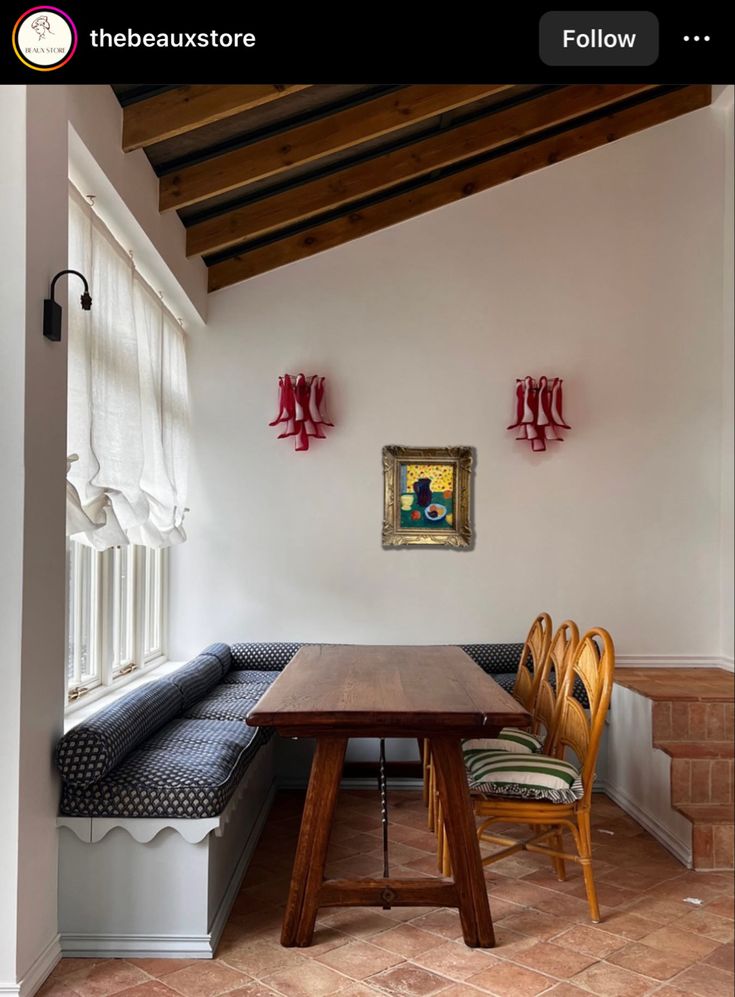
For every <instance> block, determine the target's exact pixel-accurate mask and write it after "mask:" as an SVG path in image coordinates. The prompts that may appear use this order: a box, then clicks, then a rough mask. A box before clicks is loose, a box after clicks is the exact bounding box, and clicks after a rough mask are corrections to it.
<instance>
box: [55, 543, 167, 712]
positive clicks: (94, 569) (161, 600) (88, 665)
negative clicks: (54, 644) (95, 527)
mask: <svg viewBox="0 0 735 997" xmlns="http://www.w3.org/2000/svg"><path fill="white" fill-rule="evenodd" d="M167 564H168V559H167V557H166V551H165V550H160V549H156V550H154V549H152V548H150V547H141V546H138V545H134V544H130V545H128V546H125V547H111V548H110V549H108V550H104V551H97V550H94V549H93V548H91V547H87V546H86V545H85V544H81V543H78V542H77V541H75V540H69V541H68V546H67V585H68V597H67V604H68V618H67V659H66V684H67V698H68V701H69V702H70V703H74V702H76V701H77V700H78V699H80V698H81V697H82V696H85V695H86V694H87V693H90V692H92V691H93V690H99V689H100V688H102V687H104V686H109V685H112V684H113V683H115V682H117V681H118V680H120V679H122V678H124V677H125V676H127V675H130V674H131V673H132V672H135V671H138V670H140V669H142V668H146V667H150V666H152V665H155V664H158V663H159V662H160V661H161V660H162V659H164V658H165V640H164V636H165V619H164V607H165V585H166V568H167Z"/></svg>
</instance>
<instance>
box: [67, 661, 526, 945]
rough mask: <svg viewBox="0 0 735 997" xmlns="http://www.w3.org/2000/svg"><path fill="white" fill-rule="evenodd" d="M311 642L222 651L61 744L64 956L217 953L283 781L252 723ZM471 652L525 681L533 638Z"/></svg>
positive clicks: (503, 675)
mask: <svg viewBox="0 0 735 997" xmlns="http://www.w3.org/2000/svg"><path fill="white" fill-rule="evenodd" d="M300 646H301V645H300V644H294V643H269V644H253V643H249V644H233V645H231V646H229V645H226V644H212V645H210V646H209V647H207V648H206V649H205V650H204V651H202V653H201V654H199V655H198V656H197V657H196V658H194V659H193V660H192V661H190V662H188V663H187V664H186V665H184V666H182V667H181V668H179V669H178V670H177V671H175V672H173V673H172V674H170V675H168V676H167V677H165V678H160V679H156V680H153V681H149V682H147V683H146V684H144V685H142V686H141V687H140V688H138V689H136V690H135V691H133V692H130V693H128V694H126V695H124V696H122V697H121V698H120V699H119V700H117V701H115V702H114V703H113V704H112V705H110V706H108V707H106V708H103V709H101V710H100V711H99V712H97V713H95V714H94V715H93V716H91V717H90V718H89V719H87V720H85V721H83V722H82V723H80V724H78V725H77V726H75V727H73V728H72V729H71V730H70V731H69V732H68V733H67V734H65V736H64V737H63V738H62V739H61V740H60V742H59V744H58V748H57V755H56V760H57V766H58V769H59V773H60V775H61V779H62V792H61V807H60V816H59V819H58V823H59V826H60V829H61V830H60V845H59V847H60V854H59V867H60V868H59V908H60V915H59V919H60V928H61V944H62V951H63V953H64V955H66V956H94V955H97V956H99V955H105V956H121V957H125V956H128V957H135V956H139V957H143V956H178V957H182V958H184V957H186V958H196V957H200V958H208V957H211V956H212V955H213V954H214V950H215V948H216V945H217V942H218V940H219V936H220V934H221V932H222V929H223V928H224V925H225V922H226V920H227V916H228V914H229V910H230V907H231V905H232V903H233V901H234V898H235V896H236V894H237V891H238V888H239V884H240V881H241V880H242V877H243V875H244V873H245V870H246V869H247V865H248V862H249V861H250V857H251V855H252V852H253V850H254V848H255V845H256V844H257V840H258V837H259V835H260V832H261V830H262V827H263V824H264V822H265V818H266V817H267V814H268V811H269V809H270V804H271V802H272V799H273V795H274V792H275V788H276V783H277V776H278V773H277V771H276V763H275V752H274V743H273V742H274V739H273V738H272V737H271V733H272V732H271V731H269V730H263V729H260V728H252V727H248V726H247V725H246V723H245V718H246V716H247V714H248V713H249V712H250V710H251V709H252V708H253V707H254V706H255V704H256V703H257V701H258V700H259V699H260V697H261V696H262V695H263V693H264V692H265V690H266V689H267V688H268V686H269V685H270V684H271V683H272V682H274V681H275V679H276V678H277V676H278V674H279V672H280V671H282V670H283V668H285V666H286V665H287V664H288V662H289V661H290V660H291V658H292V657H293V655H294V654H295V653H296V651H297V650H298V649H299V647H300ZM461 646H462V648H463V650H464V651H465V652H466V653H467V654H468V655H469V656H470V657H471V658H473V660H474V661H475V662H476V663H477V664H478V665H479V666H480V667H481V668H483V669H484V670H485V671H486V672H489V673H490V674H492V675H493V676H494V677H495V678H496V679H497V681H499V682H500V684H501V685H503V686H504V687H505V688H510V687H512V684H513V680H514V677H515V669H516V666H517V663H518V660H519V657H520V654H521V650H522V644H519V643H516V644H468V645H461ZM111 897H112V898H114V901H113V902H112V903H110V898H111Z"/></svg>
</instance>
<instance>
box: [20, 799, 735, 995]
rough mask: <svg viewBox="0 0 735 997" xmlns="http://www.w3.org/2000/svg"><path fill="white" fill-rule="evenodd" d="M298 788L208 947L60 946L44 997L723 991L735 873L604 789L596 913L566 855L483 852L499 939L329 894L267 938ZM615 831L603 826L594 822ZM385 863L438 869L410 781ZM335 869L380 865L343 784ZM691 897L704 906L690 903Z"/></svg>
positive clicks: (729, 979)
mask: <svg viewBox="0 0 735 997" xmlns="http://www.w3.org/2000/svg"><path fill="white" fill-rule="evenodd" d="M301 803H302V797H301V796H300V795H299V794H298V793H282V794H281V795H280V796H279V797H278V799H277V801H276V804H275V806H274V809H273V812H272V814H271V816H270V819H269V822H268V825H267V829H266V832H265V833H264V835H263V837H262V839H261V842H260V844H259V846H258V849H257V851H256V853H255V856H254V858H253V862H252V865H251V867H250V870H249V872H248V875H247V878H246V880H245V882H244V883H243V886H242V889H241V891H240V895H239V897H238V899H237V901H236V902H235V906H234V909H233V911H232V915H231V917H230V920H229V923H228V924H227V927H226V928H225V931H224V934H223V937H222V941H221V943H220V946H219V949H218V951H217V957H216V959H214V960H211V961H210V960H206V961H186V960H167V959H129V960H121V959H110V960H100V961H94V960H89V959H65V960H63V961H62V962H61V963H60V964H59V965H58V966H57V968H56V970H55V971H54V973H53V974H52V975H51V977H50V978H49V980H48V981H47V982H46V983H45V984H44V987H43V988H42V990H41V992H40V993H41V995H42V997H110V995H112V994H115V995H118V997H218V995H220V994H229V995H231V997H266V995H267V997H273V995H278V994H280V995H282V997H326V995H328V994H339V995H340V997H369V995H371V994H376V993H377V994H384V995H385V994H388V995H403V997H430V995H433V994H441V995H442V997H465V995H466V997H472V995H480V994H494V995H496V997H535V995H536V994H541V993H543V994H549V995H552V994H553V995H554V997H575V995H584V994H590V993H591V994H596V995H598V997H647V995H648V994H657V995H658V997H681V995H682V994H694V995H695V997H732V995H733V993H734V992H735V976H734V975H733V882H732V876H731V875H729V874H718V873H693V872H688V871H687V870H686V869H684V868H683V866H681V865H680V864H679V863H678V862H677V861H676V859H674V858H672V856H671V855H669V853H668V852H666V851H665V850H664V849H663V848H662V847H661V846H660V845H658V844H657V843H656V842H655V841H654V840H653V839H652V838H651V837H650V836H649V835H648V834H646V833H645V832H644V831H643V830H642V829H641V828H640V827H639V826H638V825H637V824H636V823H635V821H633V820H631V818H630V817H627V816H626V815H625V814H624V813H623V812H622V811H621V810H620V809H619V808H618V807H616V806H615V805H614V804H613V803H611V802H610V801H609V800H607V799H606V798H605V797H604V796H597V797H595V802H594V808H593V813H594V822H593V823H594V826H595V830H594V832H593V836H594V840H595V842H596V872H597V882H598V887H599V891H600V900H601V903H602V911H603V921H602V922H601V923H600V924H599V925H592V924H591V923H590V921H589V919H588V917H587V905H586V902H585V900H584V890H583V888H582V884H581V877H580V874H579V871H578V869H577V867H576V866H571V867H570V868H569V878H568V880H567V881H566V882H564V883H559V882H557V881H556V880H555V879H554V877H553V875H551V873H550V868H549V863H548V860H544V859H543V858H542V857H541V856H533V855H528V854H524V855H520V856H514V857H512V858H510V859H507V860H505V861H504V862H501V863H498V864H497V865H495V866H492V867H486V879H487V885H488V891H489V894H490V904H491V908H492V912H493V918H494V920H495V928H496V935H497V946H496V948H494V949H492V950H490V951H484V950H482V951H481V950H478V949H468V948H467V947H466V946H465V945H464V944H463V943H462V941H461V931H460V927H459V918H458V916H457V914H456V912H455V911H452V910H446V909H436V910H433V909H427V908H398V909H396V910H391V911H379V910H371V909H331V910H328V909H325V910H322V911H321V912H320V916H319V919H318V922H317V932H316V935H315V940H314V941H315V943H314V945H313V946H312V947H311V948H309V949H284V948H282V947H281V946H280V945H279V943H278V938H279V931H280V924H281V913H282V907H281V905H282V904H283V902H284V900H285V896H286V889H287V885H288V877H289V872H290V867H291V861H292V857H293V852H294V845H295V839H296V835H297V832H298V827H299V818H300V812H301ZM605 832H612V833H605ZM391 842H392V867H391V872H392V873H393V874H395V875H397V876H401V875H407V876H413V877H415V876H416V875H427V874H433V873H434V871H435V861H434V857H433V856H434V848H435V843H434V838H433V836H432V835H431V834H430V833H429V832H428V831H427V829H426V811H425V809H424V807H423V804H422V803H421V800H420V798H419V794H418V793H412V792H396V793H393V794H391ZM328 871H329V872H330V874H337V873H338V874H339V875H351V874H352V875H363V876H370V875H381V874H382V856H381V847H380V827H379V816H378V803H377V795H376V794H374V793H371V792H368V791H346V792H344V793H343V794H342V796H341V798H340V804H339V811H338V816H337V821H336V824H335V829H334V836H333V841H332V847H331V851H330V869H329V870H328ZM692 897H695V898H699V899H700V900H702V904H701V905H694V904H691V903H689V902H687V899H686V898H692Z"/></svg>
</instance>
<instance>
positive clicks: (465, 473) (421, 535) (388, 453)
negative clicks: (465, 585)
mask: <svg viewBox="0 0 735 997" xmlns="http://www.w3.org/2000/svg"><path fill="white" fill-rule="evenodd" d="M471 468H472V450H471V449H470V447H434V448H428V447H401V446H388V447H383V474H384V479H385V509H384V515H383V545H384V546H386V547H396V546H405V545H408V544H438V545H442V546H446V547H468V546H469V545H470V543H471V541H472V529H471V525H470V472H471Z"/></svg>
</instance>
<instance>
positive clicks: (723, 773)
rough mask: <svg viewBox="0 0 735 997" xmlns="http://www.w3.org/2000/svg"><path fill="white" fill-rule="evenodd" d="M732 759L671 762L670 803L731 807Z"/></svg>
mask: <svg viewBox="0 0 735 997" xmlns="http://www.w3.org/2000/svg"><path fill="white" fill-rule="evenodd" d="M734 782H735V763H733V760H732V758H706V757H704V758H677V757H673V758H672V759H671V802H672V804H673V805H674V806H675V807H678V806H679V804H680V803H713V804H718V803H722V804H729V803H731V802H732V800H733V798H734V797H733V783H734Z"/></svg>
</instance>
